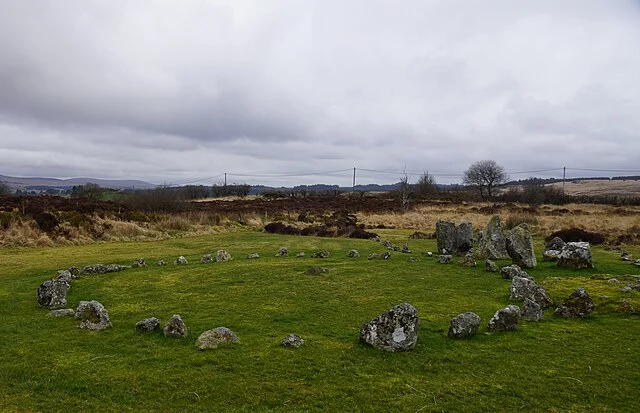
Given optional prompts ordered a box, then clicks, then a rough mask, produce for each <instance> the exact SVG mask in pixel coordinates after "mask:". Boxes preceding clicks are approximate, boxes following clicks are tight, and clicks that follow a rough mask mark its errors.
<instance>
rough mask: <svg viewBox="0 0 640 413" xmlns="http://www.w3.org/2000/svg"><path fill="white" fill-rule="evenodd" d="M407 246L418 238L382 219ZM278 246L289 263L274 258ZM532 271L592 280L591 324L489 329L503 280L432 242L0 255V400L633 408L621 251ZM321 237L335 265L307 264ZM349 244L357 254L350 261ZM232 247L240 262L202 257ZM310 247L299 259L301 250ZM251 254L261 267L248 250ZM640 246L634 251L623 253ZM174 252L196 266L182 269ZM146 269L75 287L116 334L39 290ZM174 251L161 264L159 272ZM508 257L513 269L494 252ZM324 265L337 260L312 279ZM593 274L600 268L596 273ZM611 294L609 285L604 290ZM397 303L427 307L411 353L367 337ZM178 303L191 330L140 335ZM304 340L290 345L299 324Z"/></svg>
mask: <svg viewBox="0 0 640 413" xmlns="http://www.w3.org/2000/svg"><path fill="white" fill-rule="evenodd" d="M380 233H381V235H382V237H383V238H387V239H390V240H392V241H394V242H395V243H397V244H400V245H401V243H402V242H403V241H404V240H405V239H406V236H407V235H408V232H407V231H394V230H381V231H380ZM280 246H287V247H289V250H290V253H291V254H292V255H291V256H289V257H275V256H274V254H275V252H276V251H277V249H278V248H279V247H280ZM536 246H537V252H538V255H539V257H538V258H539V261H540V263H539V265H538V267H537V268H536V269H533V270H530V271H529V273H530V274H531V275H533V276H534V277H535V278H536V280H537V281H538V282H539V283H541V284H542V285H544V286H545V287H546V288H547V291H548V292H549V293H550V295H551V297H552V298H553V299H554V301H556V302H560V301H562V299H563V298H564V297H566V296H567V295H568V294H569V293H570V292H571V291H572V290H573V289H574V288H576V287H586V288H587V290H588V291H589V292H590V293H591V294H592V296H593V298H594V301H595V302H596V305H597V307H596V311H595V312H594V314H593V315H592V316H591V318H589V319H586V320H565V319H559V318H554V317H553V315H552V309H551V310H548V311H547V313H546V314H545V320H544V321H543V322H541V323H523V324H522V325H521V326H519V328H518V330H517V331H515V332H508V333H493V334H485V333H486V324H487V322H488V321H489V319H490V318H491V316H492V315H493V313H494V312H495V311H496V310H498V309H499V308H502V307H504V306H506V305H507V304H509V303H510V302H509V292H508V290H509V282H508V281H506V280H503V279H502V278H501V277H500V276H499V275H498V274H495V273H487V272H485V271H484V268H483V266H482V264H483V262H479V266H478V267H477V268H465V267H462V266H460V265H458V264H451V265H441V264H438V263H437V262H436V260H435V259H429V258H426V257H422V256H420V254H419V252H422V251H429V250H431V251H434V250H435V240H415V241H411V242H410V247H411V249H412V250H413V251H414V254H413V256H415V257H419V258H420V261H419V262H409V261H408V256H407V255H406V254H400V253H394V254H393V256H392V257H391V258H390V259H389V260H388V261H375V260H372V261H368V260H367V259H366V255H367V254H368V253H371V252H382V251H383V249H382V247H381V246H380V245H379V244H377V243H374V242H372V241H367V240H349V239H326V238H324V239H320V238H313V237H285V236H277V235H269V234H264V233H260V232H254V231H238V232H234V233H227V234H220V235H210V236H203V237H193V238H182V239H169V240H164V241H153V242H141V243H134V242H130V243H106V244H90V245H84V246H68V247H67V246H65V247H49V248H31V249H9V250H6V249H5V250H0V281H1V282H0V314H1V315H2V322H1V323H0V410H1V411H3V412H5V411H7V412H11V411H46V412H49V411H52V412H55V411H65V412H67V411H118V412H119V411H171V412H173V411H175V412H179V411H220V412H226V411H238V412H242V411H286V412H289V411H295V412H298V411H335V412H347V411H348V412H352V411H353V412H357V411H363V412H364V411H366V412H418V411H420V412H441V411H445V412H458V411H469V412H475V411H505V412H507V411H508V412H511V411H516V410H524V411H558V412H559V411H589V412H592V411H611V412H619V411H630V412H631V411H637V408H638V405H640V395H639V394H638V391H637V388H638V383H639V382H640V352H639V351H638V349H639V348H640V320H639V318H638V316H637V315H633V314H629V313H625V312H623V311H622V310H621V309H620V307H621V305H620V301H621V300H622V299H626V300H627V302H628V305H627V307H626V308H627V310H628V308H629V307H631V308H635V309H640V299H639V296H640V293H639V292H628V293H622V292H619V291H617V289H618V288H620V287H621V286H624V285H626V284H625V283H624V282H622V283H608V282H607V281H606V279H598V277H597V276H598V275H603V276H602V277H600V278H606V277H608V276H605V275H604V274H615V275H622V274H635V275H638V274H640V269H638V268H636V267H633V266H630V265H629V264H628V263H624V262H622V261H620V260H619V254H618V253H616V252H613V251H605V250H603V249H600V248H598V247H596V248H594V262H595V268H594V269H590V270H580V271H575V270H566V269H557V268H555V267H554V266H553V264H552V263H548V262H542V261H541V252H542V250H541V243H540V241H538V243H537V245H536ZM321 248H325V249H327V250H329V251H330V252H331V256H330V257H329V258H327V259H313V258H310V252H312V251H314V250H317V249H321ZM351 248H357V249H359V250H360V253H361V258H355V259H350V258H346V257H345V254H346V252H347V251H348V250H349V249H351ZM218 249H226V250H228V251H229V252H230V253H231V254H232V255H233V256H234V260H233V261H230V262H226V263H212V264H200V263H199V259H200V257H201V256H202V255H203V254H205V253H214V254H215V251H216V250H218ZM298 251H306V252H307V257H306V258H295V257H294V256H293V255H295V253H296V252H298ZM253 252H258V253H259V254H260V256H261V258H260V259H258V260H246V259H245V256H246V255H247V254H249V253H253ZM629 252H631V253H633V254H634V256H640V248H637V247H636V248H630V249H629ZM179 255H184V256H186V257H187V259H188V260H189V262H190V264H189V265H188V266H184V267H183V266H175V265H172V264H171V262H172V261H173V260H174V259H175V258H176V257H177V256H179ZM139 257H144V258H145V259H146V260H147V262H148V263H149V264H150V265H149V266H148V267H147V268H137V269H134V268H132V269H127V270H125V271H123V272H120V273H112V274H106V275H100V276H85V277H83V278H80V279H78V280H74V282H73V288H72V290H71V291H70V292H69V294H68V300H69V306H70V307H73V308H75V306H76V305H77V304H78V302H79V301H81V300H89V299H94V300H98V301H100V302H101V303H102V304H104V305H105V307H106V308H107V309H108V311H109V314H110V316H111V320H112V323H113V328H112V329H109V330H106V331H102V332H89V331H86V330H80V329H78V328H77V321H75V320H73V319H72V318H51V317H48V316H47V313H48V311H47V310H45V309H42V308H39V307H38V306H37V303H36V289H37V287H38V285H39V284H40V283H41V282H43V281H44V280H46V279H49V278H51V277H52V276H53V275H55V274H56V271H57V270H58V269H64V268H68V267H69V266H71V265H75V266H78V267H82V266H84V265H88V264H94V263H98V262H101V263H111V262H116V263H120V264H130V263H131V262H133V260H134V259H136V258H139ZM159 259H164V260H166V261H167V262H170V264H169V265H168V266H167V267H155V266H154V265H153V263H154V262H155V261H156V260H159ZM499 264H501V265H507V264H509V262H507V261H504V262H499ZM313 265H322V266H325V267H328V268H330V272H328V273H326V274H325V275H321V276H309V275H305V274H304V271H305V270H306V269H307V268H309V267H310V266H313ZM594 276H595V277H594ZM603 296H607V297H606V298H605V297H603ZM401 302H409V303H411V304H413V305H414V306H415V307H416V308H417V309H418V310H419V312H420V317H421V330H420V338H419V340H418V344H417V346H416V348H415V349H414V350H413V351H411V352H406V353H386V352H381V351H378V350H375V349H372V348H369V347H365V346H362V345H361V344H359V342H358V334H359V329H360V327H361V325H362V324H364V323H365V322H367V321H369V320H370V319H372V318H374V317H375V316H377V315H378V314H380V313H382V312H384V311H386V310H387V309H389V308H390V307H392V306H394V305H396V304H399V303H401ZM465 311H473V312H476V313H477V314H478V315H479V316H480V317H481V318H482V325H481V328H480V330H479V334H478V335H477V336H476V337H474V338H472V339H470V340H464V341H455V340H451V339H449V338H447V329H448V326H449V321H450V320H451V318H453V317H454V316H456V315H458V314H459V313H462V312H465ZM173 314H180V315H181V316H182V318H183V320H184V321H185V323H186V324H187V327H188V328H189V337H187V338H183V339H176V338H165V337H163V336H162V334H161V333H151V334H140V333H136V332H135V331H134V328H133V326H134V325H135V323H136V322H137V321H139V320H141V319H143V318H146V317H151V316H155V317H158V318H160V319H161V322H162V323H164V322H165V321H166V320H167V319H168V318H169V317H171V315H173ZM219 326H225V327H228V328H230V329H231V330H233V331H235V332H236V333H237V334H238V335H239V337H240V343H239V344H238V345H235V346H229V347H221V348H219V349H217V350H212V351H205V352H200V351H198V350H196V349H195V339H196V338H197V336H198V335H199V334H200V333H201V332H203V331H205V330H207V329H211V328H215V327H219ZM292 332H293V333H297V334H299V335H300V336H302V337H303V338H304V339H305V341H306V343H305V345H303V346H302V347H301V348H299V349H296V350H290V349H285V348H282V347H280V346H279V342H280V340H281V339H282V338H283V337H284V336H286V335H287V334H289V333H292Z"/></svg>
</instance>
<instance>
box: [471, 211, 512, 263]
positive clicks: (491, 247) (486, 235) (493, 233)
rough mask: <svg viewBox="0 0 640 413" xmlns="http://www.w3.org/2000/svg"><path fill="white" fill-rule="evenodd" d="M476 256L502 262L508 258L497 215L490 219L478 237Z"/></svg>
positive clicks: (505, 240) (505, 242) (500, 223)
mask: <svg viewBox="0 0 640 413" xmlns="http://www.w3.org/2000/svg"><path fill="white" fill-rule="evenodd" d="M478 256H479V257H481V258H484V259H490V260H504V259H507V258H509V253H508V252H507V239H506V238H505V236H504V232H503V230H502V222H501V221H500V216H499V215H494V216H493V217H491V219H490V220H489V222H488V223H487V227H486V228H485V229H484V231H482V232H480V234H479V237H478Z"/></svg>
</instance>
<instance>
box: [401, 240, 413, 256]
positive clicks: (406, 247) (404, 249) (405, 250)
mask: <svg viewBox="0 0 640 413" xmlns="http://www.w3.org/2000/svg"><path fill="white" fill-rule="evenodd" d="M401 252H402V253H403V254H411V250H410V249H409V242H408V241H405V242H404V244H403V245H402V251H401Z"/></svg>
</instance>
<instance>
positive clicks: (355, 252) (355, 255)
mask: <svg viewBox="0 0 640 413" xmlns="http://www.w3.org/2000/svg"><path fill="white" fill-rule="evenodd" d="M359 256H360V251H358V250H349V252H347V257H349V258H358V257H359Z"/></svg>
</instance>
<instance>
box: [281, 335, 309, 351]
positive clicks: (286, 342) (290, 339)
mask: <svg viewBox="0 0 640 413" xmlns="http://www.w3.org/2000/svg"><path fill="white" fill-rule="evenodd" d="M280 344H281V345H282V347H287V348H298V347H300V346H302V345H303V344H304V340H303V339H302V337H300V336H299V335H297V334H289V335H288V336H286V337H285V338H283V339H282V341H281V342H280Z"/></svg>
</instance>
